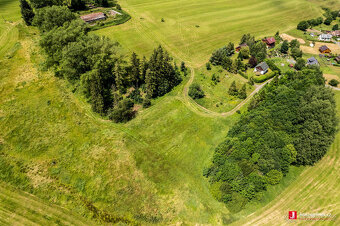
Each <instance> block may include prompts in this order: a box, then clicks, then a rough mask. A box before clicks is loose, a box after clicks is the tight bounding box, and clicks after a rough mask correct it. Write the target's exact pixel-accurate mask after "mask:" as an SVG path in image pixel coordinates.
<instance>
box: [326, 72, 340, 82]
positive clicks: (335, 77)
mask: <svg viewBox="0 0 340 226" xmlns="http://www.w3.org/2000/svg"><path fill="white" fill-rule="evenodd" d="M323 77H325V79H326V80H327V84H329V81H330V80H332V79H335V80H338V81H339V77H338V76H336V75H331V74H323Z"/></svg>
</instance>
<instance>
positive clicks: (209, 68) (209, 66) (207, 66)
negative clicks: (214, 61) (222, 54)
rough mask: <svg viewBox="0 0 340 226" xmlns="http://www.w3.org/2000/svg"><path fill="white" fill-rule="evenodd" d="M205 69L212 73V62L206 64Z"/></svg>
mask: <svg viewBox="0 0 340 226" xmlns="http://www.w3.org/2000/svg"><path fill="white" fill-rule="evenodd" d="M205 67H206V68H207V70H208V71H210V70H211V64H210V62H208V63H206V64H205Z"/></svg>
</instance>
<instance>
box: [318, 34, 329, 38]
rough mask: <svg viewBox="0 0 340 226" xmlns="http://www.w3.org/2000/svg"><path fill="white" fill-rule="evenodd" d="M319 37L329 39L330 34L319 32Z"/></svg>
mask: <svg viewBox="0 0 340 226" xmlns="http://www.w3.org/2000/svg"><path fill="white" fill-rule="evenodd" d="M319 37H320V38H322V39H329V38H332V35H330V34H321V35H320V36H319Z"/></svg>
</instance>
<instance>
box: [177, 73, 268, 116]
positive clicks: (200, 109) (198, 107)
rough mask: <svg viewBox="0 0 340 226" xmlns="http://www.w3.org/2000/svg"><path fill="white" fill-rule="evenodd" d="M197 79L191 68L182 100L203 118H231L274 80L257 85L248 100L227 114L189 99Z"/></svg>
mask: <svg viewBox="0 0 340 226" xmlns="http://www.w3.org/2000/svg"><path fill="white" fill-rule="evenodd" d="M194 78H195V70H194V69H193V68H191V76H190V79H189V81H188V82H187V84H185V86H184V88H183V98H184V100H182V102H183V103H184V104H185V105H186V106H187V107H188V108H189V109H190V110H191V111H193V112H195V113H196V114H199V115H201V116H205V117H227V116H231V115H233V114H235V113H236V111H238V110H240V109H241V107H243V106H244V105H245V104H246V103H247V102H248V101H249V100H250V99H251V98H252V97H253V96H254V95H255V94H256V93H257V92H259V91H260V90H261V89H262V88H263V87H264V86H265V85H266V84H268V83H269V82H271V81H272V80H273V78H272V79H269V80H268V81H266V82H264V83H262V84H260V85H256V89H255V90H254V91H253V92H252V93H251V94H249V95H248V97H247V98H246V99H244V100H243V101H242V102H241V103H239V104H238V105H237V106H236V107H234V108H233V109H232V110H230V111H227V112H221V113H218V112H214V111H211V110H209V109H207V108H205V107H203V106H202V105H199V104H198V103H197V102H196V101H194V100H193V99H192V98H191V97H189V94H188V92H189V87H190V85H191V84H192V83H193V81H194Z"/></svg>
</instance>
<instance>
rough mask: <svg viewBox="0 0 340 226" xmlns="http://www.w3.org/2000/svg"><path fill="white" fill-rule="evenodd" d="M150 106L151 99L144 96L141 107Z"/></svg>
mask: <svg viewBox="0 0 340 226" xmlns="http://www.w3.org/2000/svg"><path fill="white" fill-rule="evenodd" d="M150 106H151V100H150V99H149V98H145V99H144V100H143V108H148V107H150Z"/></svg>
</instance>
